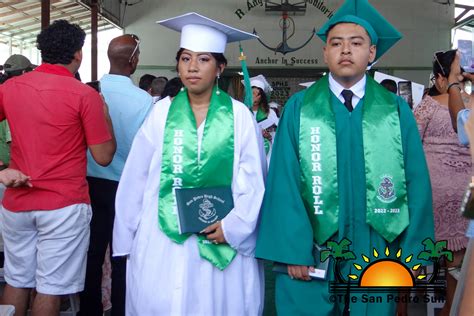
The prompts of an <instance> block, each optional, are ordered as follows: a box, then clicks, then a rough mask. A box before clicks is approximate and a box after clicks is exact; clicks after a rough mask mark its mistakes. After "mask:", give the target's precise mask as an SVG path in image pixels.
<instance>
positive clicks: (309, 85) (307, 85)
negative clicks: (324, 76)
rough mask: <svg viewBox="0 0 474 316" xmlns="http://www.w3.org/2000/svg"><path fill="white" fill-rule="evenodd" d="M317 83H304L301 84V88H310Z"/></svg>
mask: <svg viewBox="0 0 474 316" xmlns="http://www.w3.org/2000/svg"><path fill="white" fill-rule="evenodd" d="M315 82H316V81H308V82H302V83H300V86H303V87H306V88H309V87H311V86H312V85H313V83H315Z"/></svg>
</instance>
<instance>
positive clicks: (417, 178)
mask: <svg viewBox="0 0 474 316" xmlns="http://www.w3.org/2000/svg"><path fill="white" fill-rule="evenodd" d="M306 91H307V90H303V91H301V92H299V93H297V94H295V95H294V96H292V97H291V98H290V100H288V102H287V104H286V106H285V111H284V114H283V116H282V118H281V120H280V124H279V126H278V131H277V135H276V137H275V142H274V145H273V154H272V157H271V162H270V170H269V174H268V178H267V183H266V192H265V197H264V201H263V206H262V213H261V214H262V215H261V216H262V217H261V222H260V228H259V236H258V240H257V248H256V256H257V257H258V258H262V259H267V260H271V261H275V262H282V263H286V264H295V265H308V266H312V265H314V264H313V262H314V260H313V258H312V253H311V251H312V244H313V231H312V226H311V224H310V221H309V219H308V215H307V211H306V209H305V206H304V204H303V200H302V197H301V192H300V191H301V189H300V187H301V174H300V164H299V150H298V148H299V129H300V111H301V105H302V103H303V99H304V95H305V92H306ZM330 95H331V104H332V107H333V110H334V114H335V120H336V138H337V144H335V145H336V146H337V168H338V169H337V174H338V191H339V208H340V213H339V230H338V232H337V233H336V234H335V235H334V236H333V237H332V238H331V239H332V240H335V241H338V242H339V241H340V240H342V239H343V238H348V239H349V240H351V241H352V245H351V249H350V250H352V251H353V252H354V254H355V255H356V260H349V261H345V262H343V263H342V265H341V269H342V275H343V276H344V277H345V278H346V279H347V275H348V274H350V273H354V272H356V271H355V269H354V267H353V265H352V264H353V263H359V264H361V263H364V262H363V261H362V258H361V255H362V254H365V255H366V256H368V257H370V258H373V257H372V254H373V249H374V248H375V249H376V250H377V251H378V252H379V253H381V254H383V253H384V251H385V248H386V247H387V246H388V247H389V249H390V252H391V253H392V254H395V253H396V252H397V250H398V249H400V248H401V249H402V257H403V258H406V257H408V256H409V255H410V254H413V261H412V262H411V264H410V266H413V265H414V264H415V263H416V257H417V255H418V254H419V252H420V251H421V250H423V245H422V244H421V242H422V241H423V240H424V239H425V238H432V239H434V227H433V213H432V200H431V186H430V180H429V174H428V169H427V166H426V161H425V156H424V153H423V147H422V144H421V141H420V137H419V134H418V129H417V125H416V122H415V119H414V117H413V115H412V112H411V110H410V108H409V106H408V105H407V104H406V103H405V102H404V101H403V100H402V99H401V98H400V97H397V96H395V95H394V98H396V103H397V104H398V112H399V116H400V129H401V137H402V145H403V155H404V165H405V176H406V185H407V194H408V209H409V219H410V224H409V226H408V227H407V228H406V229H405V230H404V231H403V233H402V234H401V235H400V236H399V237H398V238H397V239H396V240H395V241H394V242H392V243H391V244H389V243H388V242H387V241H386V240H385V239H383V238H382V237H381V236H380V235H379V234H378V233H377V232H376V231H374V230H373V229H372V228H371V227H370V226H369V225H368V224H367V223H366V185H365V183H366V179H365V164H364V149H363V142H362V109H363V106H364V105H363V101H364V99H362V100H360V102H359V104H358V105H357V106H356V107H355V109H354V111H352V113H349V112H348V111H347V109H346V108H345V107H344V105H343V104H342V103H341V102H340V101H339V100H338V99H337V98H336V97H335V96H334V94H332V93H330ZM382 146H383V145H382ZM379 159H384V157H379ZM374 260H376V259H372V260H371V261H374ZM422 263H425V264H426V262H422ZM334 278H335V277H334V273H333V266H332V264H330V265H329V270H328V277H327V279H326V280H313V281H311V282H306V281H299V280H292V279H290V278H289V277H288V275H286V274H279V273H277V274H276V285H275V287H276V290H275V300H276V307H277V313H278V314H279V315H339V314H341V313H342V311H343V309H344V299H342V300H339V299H336V301H335V302H334V299H333V297H331V294H330V293H329V282H330V281H334ZM361 295H362V294H360V293H359V294H356V293H351V296H355V297H356V298H357V302H355V303H351V305H350V313H351V315H390V316H392V315H394V313H395V308H396V304H395V303H393V302H387V300H386V299H385V297H384V301H383V302H382V303H363V302H362V297H361ZM384 295H385V296H386V294H384Z"/></svg>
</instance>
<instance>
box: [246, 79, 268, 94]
mask: <svg viewBox="0 0 474 316" xmlns="http://www.w3.org/2000/svg"><path fill="white" fill-rule="evenodd" d="M241 82H242V84H245V83H244V80H241ZM250 85H251V86H252V87H257V88H260V89H262V90H263V92H265V94H267V95H268V94H269V93H270V92H272V91H273V89H272V86H271V85H270V84H269V83H268V81H267V79H265V77H264V76H263V75H258V76H255V77H251V78H250Z"/></svg>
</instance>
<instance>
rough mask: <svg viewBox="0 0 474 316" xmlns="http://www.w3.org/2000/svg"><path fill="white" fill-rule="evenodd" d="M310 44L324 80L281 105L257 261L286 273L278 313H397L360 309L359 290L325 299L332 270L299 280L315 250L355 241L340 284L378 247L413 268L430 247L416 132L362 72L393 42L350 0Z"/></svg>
mask: <svg viewBox="0 0 474 316" xmlns="http://www.w3.org/2000/svg"><path fill="white" fill-rule="evenodd" d="M318 36H319V37H320V38H321V39H323V41H325V43H326V46H325V47H324V60H325V62H326V63H327V65H328V67H329V70H330V73H329V75H327V76H325V77H323V78H322V79H320V80H319V81H318V82H317V83H315V84H314V85H312V86H311V87H309V88H308V89H306V90H304V91H302V92H300V93H297V94H295V95H294V96H293V97H292V98H291V99H290V100H289V101H288V103H287V104H286V106H285V111H284V114H283V117H282V119H281V120H280V125H279V127H278V132H277V135H276V140H275V143H274V147H273V151H274V152H273V155H272V159H271V162H270V171H269V175H268V178H267V186H266V192H265V198H264V202H263V211H262V218H261V223H260V231H259V237H258V242H257V250H256V255H257V257H259V258H263V259H267V260H271V261H274V262H278V263H283V264H286V265H287V272H288V274H280V273H277V274H276V291H275V292H276V294H275V296H276V307H277V312H278V314H279V315H340V314H347V312H349V311H350V314H351V315H394V314H395V309H396V303H395V302H394V300H390V297H389V296H388V295H386V294H375V295H377V296H382V302H377V303H369V302H365V300H364V299H363V294H364V293H361V292H355V291H352V292H350V295H349V298H350V300H346V299H344V298H343V297H344V294H345V293H342V295H339V296H338V295H337V294H336V296H335V294H334V293H330V290H329V288H330V284H331V282H333V281H335V280H336V278H335V273H334V272H335V271H333V264H332V263H331V264H329V265H328V268H327V276H326V278H325V279H311V278H310V276H309V275H308V274H309V273H310V272H312V271H314V266H315V260H314V258H313V255H312V249H313V243H317V244H318V245H321V246H323V248H324V246H325V245H327V244H326V243H327V241H330V240H332V241H336V242H339V241H341V240H342V239H344V238H347V239H348V240H350V241H351V242H352V244H351V245H350V246H349V248H348V249H347V250H348V251H352V252H353V254H354V255H355V257H356V258H355V259H354V260H346V261H342V262H340V263H339V265H338V266H339V267H340V269H341V272H342V273H341V275H342V278H343V279H344V280H348V275H349V274H353V275H358V277H359V278H360V276H361V274H360V273H361V271H358V270H357V269H356V268H355V266H354V265H353V263H358V264H360V265H361V266H364V265H365V266H367V265H368V263H366V262H364V261H363V260H362V255H365V256H366V257H367V258H368V260H370V261H371V262H374V261H375V260H378V259H381V258H386V257H387V255H386V249H387V247H388V250H389V252H388V253H389V256H388V257H390V258H396V254H397V253H398V255H399V258H400V259H403V260H401V262H403V263H404V264H405V260H404V259H405V258H407V257H409V255H413V256H412V257H411V258H412V260H411V261H410V263H409V264H408V263H407V265H408V267H409V268H411V267H413V266H414V265H415V264H417V263H418V261H417V256H418V254H419V253H420V251H422V250H423V245H422V243H421V242H422V241H423V240H424V239H425V238H433V235H434V232H433V216H432V202H431V187H430V180H429V175H428V170H427V167H426V162H425V157H424V153H423V148H422V145H421V141H420V137H419V135H418V129H417V126H416V122H415V120H414V118H413V115H412V113H411V110H410V108H409V106H408V105H407V104H406V103H405V102H404V101H403V100H402V99H401V98H399V97H397V96H395V95H393V94H391V93H389V92H388V91H387V90H385V89H384V88H383V87H382V86H380V85H379V84H377V83H376V82H375V81H374V80H373V79H372V78H371V77H369V76H367V75H366V73H365V72H366V68H367V66H368V65H369V64H370V63H372V62H374V60H376V59H378V58H379V57H380V56H381V55H382V54H383V53H385V52H386V51H387V50H388V49H389V48H390V47H391V46H392V45H393V44H394V43H395V42H396V41H398V40H399V39H400V38H401V35H400V33H398V31H397V30H396V29H394V28H393V27H392V26H391V25H390V24H389V23H388V22H387V21H386V20H385V19H384V18H383V17H382V16H381V15H380V14H379V13H378V12H377V11H376V10H375V9H374V8H373V7H372V6H371V5H370V4H369V3H368V2H367V0H348V1H346V2H345V3H344V4H343V5H342V7H341V8H340V9H339V10H338V12H336V14H335V15H334V16H333V17H332V18H331V19H330V20H329V21H328V22H327V23H326V24H325V25H324V26H323V27H322V28H321V29H320V31H319V32H318ZM374 249H375V250H376V251H377V252H378V253H379V255H378V257H376V256H374ZM399 249H401V252H398V250H399ZM420 263H426V262H424V261H421V262H420ZM381 277H383V276H381ZM339 281H340V280H339ZM339 294H341V293H339ZM369 295H374V294H369ZM395 296H396V295H395ZM341 297H342V298H341ZM366 298H367V296H366Z"/></svg>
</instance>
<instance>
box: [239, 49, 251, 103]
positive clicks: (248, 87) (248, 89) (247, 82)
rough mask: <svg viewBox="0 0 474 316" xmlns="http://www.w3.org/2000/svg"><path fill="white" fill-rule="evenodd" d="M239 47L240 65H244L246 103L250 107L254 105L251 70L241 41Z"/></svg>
mask: <svg viewBox="0 0 474 316" xmlns="http://www.w3.org/2000/svg"><path fill="white" fill-rule="evenodd" d="M239 49H240V57H239V59H240V65H241V66H242V73H243V76H244V87H245V97H244V104H245V105H246V106H248V107H249V108H251V107H252V105H253V98H252V86H251V85H250V76H249V70H248V69H247V61H246V59H247V56H245V55H244V51H243V50H242V45H241V44H240V42H239Z"/></svg>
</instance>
